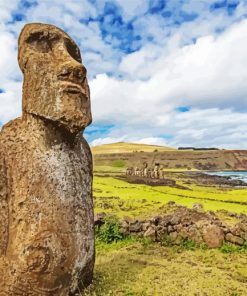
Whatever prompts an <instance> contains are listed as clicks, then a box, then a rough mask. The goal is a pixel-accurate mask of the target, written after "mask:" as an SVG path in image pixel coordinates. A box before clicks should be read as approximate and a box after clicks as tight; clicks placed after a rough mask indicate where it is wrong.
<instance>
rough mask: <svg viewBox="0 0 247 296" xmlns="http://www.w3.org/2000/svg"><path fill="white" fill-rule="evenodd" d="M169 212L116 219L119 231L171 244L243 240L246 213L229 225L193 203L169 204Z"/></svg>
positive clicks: (213, 244) (240, 242) (101, 219)
mask: <svg viewBox="0 0 247 296" xmlns="http://www.w3.org/2000/svg"><path fill="white" fill-rule="evenodd" d="M171 207H173V208H174V211H172V212H171V213H169V214H166V215H164V216H155V217H153V218H151V219H147V220H133V219H131V218H128V217H126V218H123V219H121V220H120V225H121V232H122V233H123V234H124V235H125V236H127V235H137V236H138V237H143V238H150V239H151V240H152V241H155V242H162V241H163V240H164V239H167V238H168V239H169V240H170V241H171V242H172V243H174V244H180V243H181V242H182V241H183V240H186V239H187V240H192V241H194V242H195V243H197V244H206V245H207V246H208V247H209V248H217V247H221V246H222V244H223V242H224V241H227V242H231V243H233V244H236V245H239V246H242V245H243V244H244V243H245V242H246V241H247V216H246V215H244V214H241V216H240V217H239V218H241V220H240V222H238V223H237V224H235V225H234V226H233V227H229V226H228V225H227V224H226V223H224V222H223V221H221V220H220V219H219V218H218V217H217V216H216V214H215V213H214V212H211V211H209V212H203V209H202V206H199V205H198V204H195V205H194V207H193V208H192V209H188V208H186V207H184V206H175V205H171ZM105 217H106V216H105V214H98V215H96V216H95V225H98V226H99V227H100V225H103V224H104V219H105Z"/></svg>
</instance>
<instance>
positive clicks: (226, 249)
mask: <svg viewBox="0 0 247 296" xmlns="http://www.w3.org/2000/svg"><path fill="white" fill-rule="evenodd" d="M220 251H221V252H222V253H245V252H247V241H246V242H245V243H244V245H243V246H241V247H240V246H236V245H233V244H231V243H229V242H224V244H223V245H222V247H221V248H220Z"/></svg>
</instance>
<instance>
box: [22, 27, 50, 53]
mask: <svg viewBox="0 0 247 296" xmlns="http://www.w3.org/2000/svg"><path fill="white" fill-rule="evenodd" d="M26 42H27V43H28V44H29V45H30V46H31V47H33V48H34V49H35V50H37V51H39V52H43V53H48V52H49V51H51V50H52V45H51V40H50V39H49V36H48V35H44V32H35V33H32V34H31V35H30V36H29V37H28V38H27V40H26Z"/></svg>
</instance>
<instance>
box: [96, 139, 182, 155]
mask: <svg viewBox="0 0 247 296" xmlns="http://www.w3.org/2000/svg"><path fill="white" fill-rule="evenodd" d="M172 150H176V149H175V148H171V147H165V146H158V145H146V144H137V143H125V142H118V143H113V144H104V145H99V146H95V147H92V152H93V154H104V153H107V154H109V153H131V152H134V151H135V152H140V151H142V152H153V151H160V152H162V151H172Z"/></svg>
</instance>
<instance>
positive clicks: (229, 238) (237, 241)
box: [225, 233, 244, 246]
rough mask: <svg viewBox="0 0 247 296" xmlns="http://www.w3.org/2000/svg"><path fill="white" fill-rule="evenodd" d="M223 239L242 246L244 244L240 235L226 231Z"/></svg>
mask: <svg viewBox="0 0 247 296" xmlns="http://www.w3.org/2000/svg"><path fill="white" fill-rule="evenodd" d="M225 240H226V241H228V242H230V243H232V244H235V245H239V246H242V245H243V244H244V240H243V239H242V238H241V237H239V236H236V235H233V234H232V233H227V234H226V236H225Z"/></svg>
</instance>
